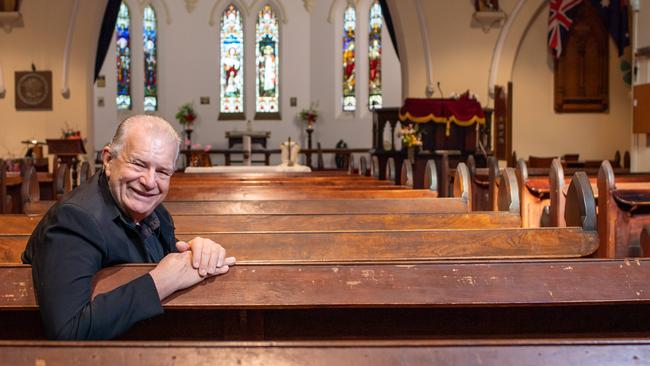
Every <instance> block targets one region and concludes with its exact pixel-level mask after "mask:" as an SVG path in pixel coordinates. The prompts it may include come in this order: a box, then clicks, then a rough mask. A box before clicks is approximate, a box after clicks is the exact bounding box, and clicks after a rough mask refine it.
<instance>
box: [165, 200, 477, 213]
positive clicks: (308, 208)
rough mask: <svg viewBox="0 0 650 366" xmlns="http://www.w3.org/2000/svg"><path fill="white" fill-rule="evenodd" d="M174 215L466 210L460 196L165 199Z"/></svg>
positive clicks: (465, 204) (166, 205) (466, 206)
mask: <svg viewBox="0 0 650 366" xmlns="http://www.w3.org/2000/svg"><path fill="white" fill-rule="evenodd" d="M165 207H167V209H168V210H169V211H170V212H171V214H172V216H176V215H202V214H211V215H291V214H342V213H348V214H358V213H405V212H409V213H443V212H445V213H449V212H468V211H469V206H468V204H467V202H466V201H464V200H462V199H460V198H396V199H346V200H303V201H292V200H277V201H252V200H251V201H203V202H197V201H194V202H192V201H176V202H173V201H172V202H165Z"/></svg>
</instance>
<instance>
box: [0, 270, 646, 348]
mask: <svg viewBox="0 0 650 366" xmlns="http://www.w3.org/2000/svg"><path fill="white" fill-rule="evenodd" d="M152 268H153V266H152V265H128V266H119V267H112V268H108V269H105V270H103V271H101V272H100V273H99V274H98V275H97V277H96V279H95V284H96V285H95V289H94V292H95V294H98V293H102V292H105V291H109V290H110V289H113V288H115V287H117V286H119V285H121V284H123V283H125V282H127V281H130V280H132V279H134V278H137V277H138V276H141V275H142V274H143V273H146V272H147V271H149V270H151V269H152ZM649 277H650V260H647V259H639V260H634V261H631V260H622V259H621V260H588V259H581V260H554V261H548V260H544V261H488V262H480V263H479V262H473V261H468V262H441V263H430V264H415V265H395V264H381V265H380V264H373V265H360V264H349V265H286V264H285V265H243V264H238V265H236V266H234V267H233V268H231V270H230V272H229V273H228V274H226V275H224V276H220V277H217V278H214V279H209V280H207V281H204V282H203V283H201V284H200V285H198V286H194V287H192V288H189V289H187V290H184V291H182V292H179V293H178V294H176V295H174V296H172V297H170V298H168V299H166V300H164V301H163V307H164V308H165V310H166V314H165V315H163V316H160V317H156V318H154V319H150V320H148V321H146V322H142V323H140V324H139V325H137V326H136V327H135V328H134V329H133V330H132V331H130V332H129V333H128V334H125V335H124V338H132V339H133V338H135V339H213V340H216V339H224V338H225V339H230V340H232V339H238V338H240V339H249V340H250V339H275V340H280V339H346V338H350V337H356V338H358V337H363V338H366V339H369V338H392V339H403V338H405V337H406V338H413V337H447V338H448V337H455V338H456V337H458V338H467V337H481V336H483V337H485V336H489V337H493V338H512V337H516V338H526V337H528V338H539V337H546V336H553V337H555V338H558V337H560V338H561V337H590V336H591V337H594V336H598V337H607V336H609V337H611V336H619V337H620V336H626V337H630V336H635V335H637V336H641V335H645V336H647V335H648V334H650V333H649V332H650V281H648V280H647V279H648V278H649ZM37 310H38V306H37V302H36V298H35V296H34V289H33V284H32V276H31V268H30V267H29V266H25V265H19V266H0V323H2V324H3V327H0V338H2V339H7V338H10V339H25V338H27V339H38V338H41V337H42V331H41V328H40V317H39V315H38V311H37ZM232 318H234V319H232Z"/></svg>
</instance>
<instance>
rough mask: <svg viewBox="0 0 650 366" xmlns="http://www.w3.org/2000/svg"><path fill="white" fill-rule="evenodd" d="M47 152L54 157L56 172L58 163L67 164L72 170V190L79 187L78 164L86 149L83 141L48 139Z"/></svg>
mask: <svg viewBox="0 0 650 366" xmlns="http://www.w3.org/2000/svg"><path fill="white" fill-rule="evenodd" d="M45 141H46V142H47V150H48V153H49V154H50V155H54V170H55V171H56V164H57V161H60V162H61V163H64V164H67V165H68V166H69V167H70V169H71V170H72V188H73V189H74V188H75V187H77V164H78V162H79V154H85V153H86V148H85V147H84V143H83V141H82V140H81V139H65V140H64V139H52V140H50V139H47V140H45Z"/></svg>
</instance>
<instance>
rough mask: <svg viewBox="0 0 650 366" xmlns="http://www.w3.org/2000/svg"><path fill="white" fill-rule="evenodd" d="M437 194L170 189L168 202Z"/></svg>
mask: <svg viewBox="0 0 650 366" xmlns="http://www.w3.org/2000/svg"><path fill="white" fill-rule="evenodd" d="M437 196H438V195H437V192H433V191H429V190H424V189H383V190H380V189H372V190H371V189H359V190H351V189H331V190H323V189H315V188H313V187H306V188H304V189H284V188H252V189H246V188H233V189H232V190H221V191H219V190H197V189H194V188H191V187H188V188H184V189H183V188H179V189H170V191H169V193H168V194H167V197H166V198H165V202H172V201H244V200H254V201H268V200H274V201H277V200H318V199H322V200H340V199H355V198H357V199H363V198H370V199H377V198H435V197H437Z"/></svg>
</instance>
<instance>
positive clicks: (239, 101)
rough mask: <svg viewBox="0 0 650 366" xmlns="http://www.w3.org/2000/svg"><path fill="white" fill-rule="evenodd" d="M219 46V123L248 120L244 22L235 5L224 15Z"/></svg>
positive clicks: (229, 7) (231, 3) (227, 8)
mask: <svg viewBox="0 0 650 366" xmlns="http://www.w3.org/2000/svg"><path fill="white" fill-rule="evenodd" d="M220 25H221V26H220V28H219V35H220V36H219V43H220V45H219V46H220V47H219V48H220V54H221V57H220V77H219V80H220V103H219V118H220V119H234V118H237V119H245V118H246V117H245V116H244V80H245V79H244V69H245V67H244V20H243V16H242V11H241V10H240V9H239V8H238V7H237V5H236V4H235V2H234V1H233V2H230V3H229V4H228V5H227V6H226V7H225V8H224V10H223V12H222V13H221V21H220Z"/></svg>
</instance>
